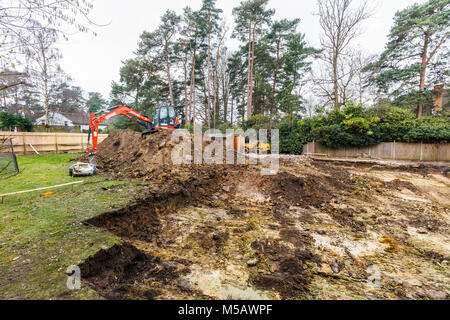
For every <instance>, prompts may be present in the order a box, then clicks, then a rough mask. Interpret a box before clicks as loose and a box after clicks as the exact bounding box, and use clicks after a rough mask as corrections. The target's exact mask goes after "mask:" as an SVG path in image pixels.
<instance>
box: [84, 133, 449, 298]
mask: <svg viewBox="0 0 450 320" xmlns="http://www.w3.org/2000/svg"><path fill="white" fill-rule="evenodd" d="M173 147H174V144H173V143H172V142H171V141H170V134H169V133H167V132H161V133H158V134H155V135H153V136H150V137H149V138H147V139H146V140H142V139H141V137H140V134H138V133H134V132H131V131H124V132H120V133H115V134H112V135H110V136H109V137H108V138H107V139H106V140H105V141H104V142H103V143H102V144H101V145H100V146H99V150H100V151H99V153H98V155H97V158H96V161H97V166H98V168H99V169H100V171H101V172H103V173H106V174H110V175H114V176H115V177H118V178H122V179H125V178H136V177H138V178H140V179H142V180H143V181H145V182H146V184H147V185H148V187H147V190H146V191H145V192H143V193H142V194H139V195H137V196H136V201H135V203H133V204H130V205H129V206H127V207H125V208H121V209H120V210H116V211H114V212H109V213H105V214H103V215H101V216H99V217H95V218H93V219H91V220H89V221H86V223H87V224H88V225H91V226H94V227H99V228H102V229H105V230H108V231H109V232H112V233H114V234H116V235H117V236H119V237H121V238H122V239H123V240H124V241H125V242H124V244H123V245H121V246H114V247H112V248H110V249H108V250H106V251H100V252H99V253H97V254H96V255H95V256H93V257H91V258H90V259H88V260H87V261H85V262H84V263H83V264H82V265H81V269H82V277H83V279H84V281H85V283H86V284H87V285H89V286H91V287H92V288H94V289H95V290H97V291H98V292H99V293H100V294H102V295H103V296H105V297H106V298H109V299H196V298H201V299H226V298H232V299H405V298H406V299H413V298H417V297H419V298H425V299H436V298H439V297H440V298H442V297H444V298H445V297H449V295H448V294H449V289H450V287H449V283H450V281H449V279H450V274H449V271H448V268H446V267H445V266H446V264H448V258H446V257H449V256H450V253H449V252H448V250H449V248H448V244H446V243H448V225H449V223H450V221H449V213H450V207H449V205H446V204H445V202H440V201H438V199H441V198H442V199H444V198H445V197H450V190H449V186H450V184H446V183H447V181H448V180H445V179H447V178H445V177H444V176H443V175H440V174H436V175H435V176H432V177H431V178H430V177H425V176H424V174H423V172H422V171H420V170H422V169H417V168H414V169H413V170H412V171H408V170H407V169H406V168H403V167H402V169H401V170H399V169H398V168H397V169H390V168H387V169H386V168H383V169H382V170H378V169H374V168H373V166H372V167H370V168H369V169H370V170H368V168H361V167H360V166H359V165H355V164H353V163H347V162H345V163H339V164H334V163H332V162H322V161H314V160H311V159H306V158H305V159H302V160H301V161H284V162H283V163H282V165H281V168H280V171H279V173H278V174H277V175H275V176H261V175H260V167H259V166H248V165H245V166H237V165H236V166H226V165H216V166H212V165H203V166H194V165H192V166H191V165H183V166H174V165H172V164H171V163H170V155H171V151H172V148H173ZM429 169H430V168H426V170H428V171H429ZM417 170H419V171H420V172H417ZM428 171H427V172H428ZM424 190H426V193H425V192H424ZM427 194H432V195H433V197H434V198H433V199H431V200H430V199H428V197H427V196H426V195H427ZM368 266H377V267H378V269H379V270H380V273H381V279H380V282H381V287H380V288H378V289H371V288H370V287H368V284H367V283H368V278H369V277H370V269H368ZM368 270H369V271H368ZM411 283H412V285H411ZM419 283H420V285H419Z"/></svg>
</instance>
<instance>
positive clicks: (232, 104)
mask: <svg viewBox="0 0 450 320" xmlns="http://www.w3.org/2000/svg"><path fill="white" fill-rule="evenodd" d="M233 114H234V95H233V94H232V95H231V114H230V120H231V121H230V123H231V125H233Z"/></svg>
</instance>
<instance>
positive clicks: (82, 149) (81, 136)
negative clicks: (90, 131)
mask: <svg viewBox="0 0 450 320" xmlns="http://www.w3.org/2000/svg"><path fill="white" fill-rule="evenodd" d="M80 138H81V152H83V151H84V146H83V134H82V133H80Z"/></svg>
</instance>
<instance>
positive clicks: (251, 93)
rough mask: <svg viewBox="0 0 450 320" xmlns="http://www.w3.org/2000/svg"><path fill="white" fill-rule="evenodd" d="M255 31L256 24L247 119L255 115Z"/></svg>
mask: <svg viewBox="0 0 450 320" xmlns="http://www.w3.org/2000/svg"><path fill="white" fill-rule="evenodd" d="M255 29H256V24H255V25H254V27H253V40H252V63H251V68H250V90H249V95H248V97H249V103H248V111H247V113H248V115H247V117H248V118H250V117H251V116H252V115H253V110H252V108H253V68H254V64H255V32H256V31H255Z"/></svg>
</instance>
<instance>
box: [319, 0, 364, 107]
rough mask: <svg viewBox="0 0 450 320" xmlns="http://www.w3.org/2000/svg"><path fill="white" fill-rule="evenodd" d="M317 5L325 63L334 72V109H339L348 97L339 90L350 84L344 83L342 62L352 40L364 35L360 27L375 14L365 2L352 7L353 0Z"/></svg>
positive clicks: (328, 0)
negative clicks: (343, 98)
mask: <svg viewBox="0 0 450 320" xmlns="http://www.w3.org/2000/svg"><path fill="white" fill-rule="evenodd" d="M317 3H318V7H319V11H318V15H319V21H320V26H321V27H322V30H323V36H322V38H321V45H322V48H323V49H324V51H323V55H322V59H323V61H324V62H325V63H326V64H327V65H328V66H329V67H330V68H331V79H332V87H333V91H332V101H333V104H334V108H336V109H339V108H340V107H341V105H342V103H343V101H342V100H341V98H342V97H343V96H345V93H343V92H342V91H341V92H340V89H342V88H343V85H346V84H347V80H348V79H345V78H346V77H345V74H342V71H343V68H342V67H343V65H344V63H342V59H343V56H345V55H346V54H347V50H348V48H349V45H350V43H351V42H352V40H354V39H355V38H356V37H358V36H359V35H360V34H361V24H362V23H363V22H364V21H365V20H367V19H368V18H369V17H371V15H372V10H371V9H370V8H369V5H368V1H367V0H363V1H362V2H361V4H360V6H359V7H356V8H354V7H353V6H352V4H353V1H352V0H318V1H317ZM344 73H345V71H344ZM343 81H344V82H343ZM340 82H341V83H340Z"/></svg>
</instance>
